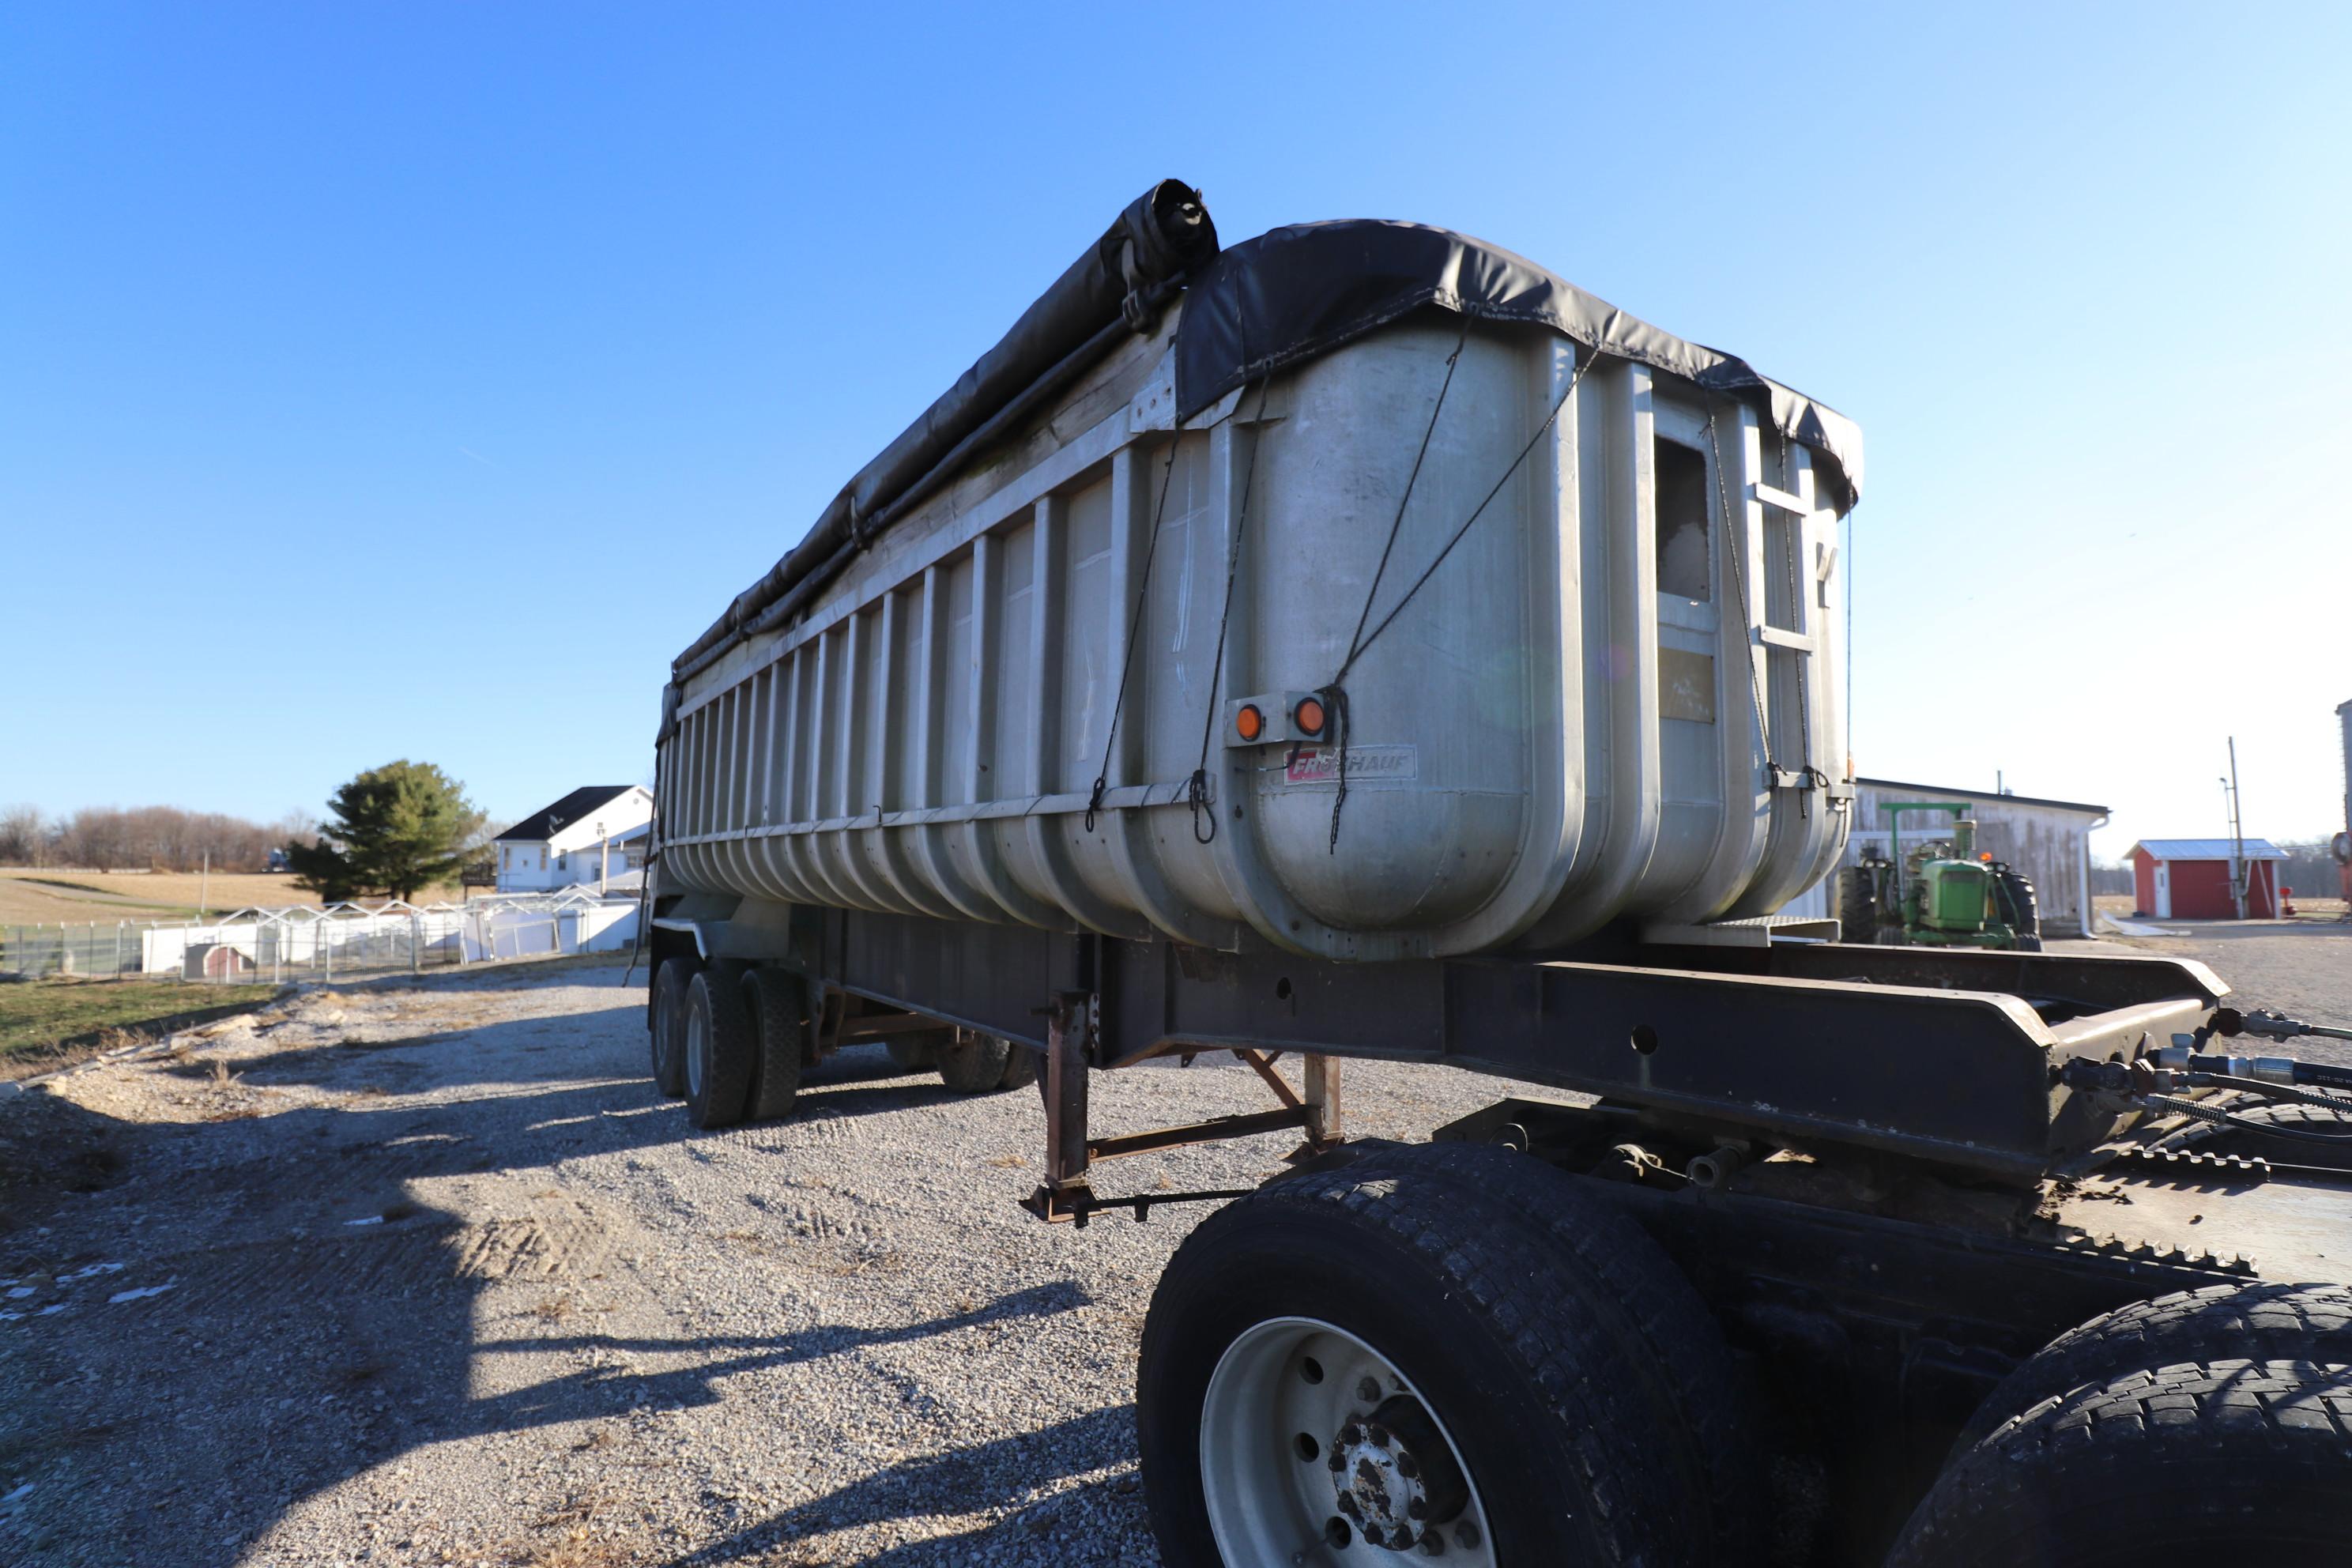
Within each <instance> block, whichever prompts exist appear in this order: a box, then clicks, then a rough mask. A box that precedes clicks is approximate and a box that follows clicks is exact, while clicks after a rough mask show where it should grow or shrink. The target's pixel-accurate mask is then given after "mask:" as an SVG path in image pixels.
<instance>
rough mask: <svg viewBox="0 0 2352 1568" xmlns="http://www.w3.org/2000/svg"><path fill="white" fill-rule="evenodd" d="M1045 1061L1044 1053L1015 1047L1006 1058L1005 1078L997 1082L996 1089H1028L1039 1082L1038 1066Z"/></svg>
mask: <svg viewBox="0 0 2352 1568" xmlns="http://www.w3.org/2000/svg"><path fill="white" fill-rule="evenodd" d="M1007 1043H1008V1044H1009V1043H1010V1042H1007ZM1043 1060H1045V1054H1044V1053H1043V1052H1041V1051H1033V1050H1031V1049H1030V1048H1029V1047H1026V1046H1013V1049H1012V1050H1011V1051H1010V1052H1008V1053H1007V1054H1006V1056H1005V1058H1004V1076H1003V1078H1001V1079H998V1080H997V1083H996V1087H997V1088H999V1089H1027V1088H1028V1087H1029V1086H1030V1085H1031V1084H1033V1083H1035V1082H1037V1081H1038V1079H1039V1075H1038V1072H1037V1064H1038V1063H1039V1062H1041V1061H1043Z"/></svg>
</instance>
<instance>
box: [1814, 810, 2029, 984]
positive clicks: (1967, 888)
mask: <svg viewBox="0 0 2352 1568" xmlns="http://www.w3.org/2000/svg"><path fill="white" fill-rule="evenodd" d="M1879 809H1880V810H1881V811H1882V812H1884V813H1885V814H1886V823H1887V841H1888V846H1887V847H1888V850H1889V853H1887V854H1885V855H1879V854H1876V853H1874V852H1871V851H1867V850H1865V851H1864V854H1863V856H1862V858H1861V859H1860V860H1859V861H1858V862H1856V863H1855V864H1854V865H1852V866H1847V867H1843V868H1840V870H1839V872H1838V916H1839V920H1840V921H1841V924H1842V928H1843V937H1844V940H1845V941H1847V942H1885V943H1888V944H1892V945H1898V946H1912V947H1990V948H2004V949H2009V950H2011V951H2014V952H2041V951H2042V932H2041V922H2040V917H2039V913H2038V910H2037V909H2036V904H2035V899H2034V892H2033V884H2032V882H2031V881H2029V880H2027V879H2025V878H2024V877H2023V876H2022V875H2021V874H2020V873H2018V872H2017V871H2015V870H2012V869H2011V868H2010V867H2009V865H2008V864H2007V863H2006V862H2003V861H2000V860H1996V859H1994V858H1992V857H1991V856H1990V855H1988V854H1983V853H1980V852H1979V850H1978V849H1977V847H1976V843H1977V825H1976V820H1975V818H1973V817H1971V816H1969V807H1968V805H1966V804H1964V803H1962V802H1959V801H1944V800H1905V801H1895V802H1892V803H1889V804H1887V805H1881V806H1880V807H1879ZM1912 811H1941V812H1949V813H1950V814H1951V817H1952V832H1951V837H1948V838H1939V839H1934V840H1930V841H1929V842H1927V843H1926V844H1922V845H1920V846H1918V847H1916V848H1915V849H1913V850H1912V851H1911V852H1910V854H1908V855H1906V854H1904V852H1903V814H1904V813H1906V812H1912Z"/></svg>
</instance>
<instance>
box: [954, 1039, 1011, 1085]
mask: <svg viewBox="0 0 2352 1568" xmlns="http://www.w3.org/2000/svg"><path fill="white" fill-rule="evenodd" d="M1012 1054H1013V1042H1012V1041H1010V1040H1008V1039H1005V1038H1004V1037H1003V1036H1001V1035H983V1034H981V1033H979V1032H978V1031H976V1030H971V1029H959V1030H957V1031H956V1035H955V1038H954V1039H953V1040H951V1041H950V1042H949V1043H948V1044H946V1045H943V1046H940V1047H939V1049H938V1052H937V1057H938V1065H939V1070H940V1082H941V1083H943V1084H945V1085H947V1086H948V1088H949V1089H952V1090H954V1091H955V1092H956V1093H958V1094H990V1093H992V1092H994V1091H995V1090H997V1089H1002V1088H1003V1087H1004V1070H1005V1068H1006V1067H1007V1066H1008V1065H1009V1063H1010V1058H1011V1057H1012Z"/></svg>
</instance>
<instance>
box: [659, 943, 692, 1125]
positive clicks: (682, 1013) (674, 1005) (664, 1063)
mask: <svg viewBox="0 0 2352 1568" xmlns="http://www.w3.org/2000/svg"><path fill="white" fill-rule="evenodd" d="M701 967H702V966H701V965H700V964H699V963H696V962H695V961H694V960H693V959H690V958H666V959H664V960H662V966H661V968H660V970H659V971H658V972H657V973H656V974H655V975H654V1008H653V1027H652V1028H651V1029H650V1030H648V1031H647V1033H649V1034H650V1035H651V1036H652V1037H653V1042H652V1044H653V1073H654V1088H655V1089H658V1090H659V1091H660V1092H661V1094H662V1095H663V1096H664V1098H666V1099H669V1100H682V1099H684V1098H685V1096H686V993H687V988H688V986H690V985H692V984H694V976H695V972H696V971H698V970H699V969H700V968H701Z"/></svg>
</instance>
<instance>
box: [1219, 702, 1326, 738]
mask: <svg viewBox="0 0 2352 1568" xmlns="http://www.w3.org/2000/svg"><path fill="white" fill-rule="evenodd" d="M1329 726H1330V715H1329V714H1328V713H1327V712H1326V711H1325V710H1324V707H1323V699H1322V697H1321V696H1320V695H1319V694H1318V693H1316V692H1312V691H1265V692H1261V693H1259V694H1258V695H1257V696H1255V697H1236V698H1234V700H1232V701H1230V702H1228V703H1226V704H1225V744H1226V745H1228V746H1265V745H1273V744H1281V745H1295V744H1298V743H1300V742H1306V743H1309V744H1312V743H1314V742H1319V741H1321V740H1323V739H1324V738H1325V737H1326V734H1327V732H1328V729H1329Z"/></svg>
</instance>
